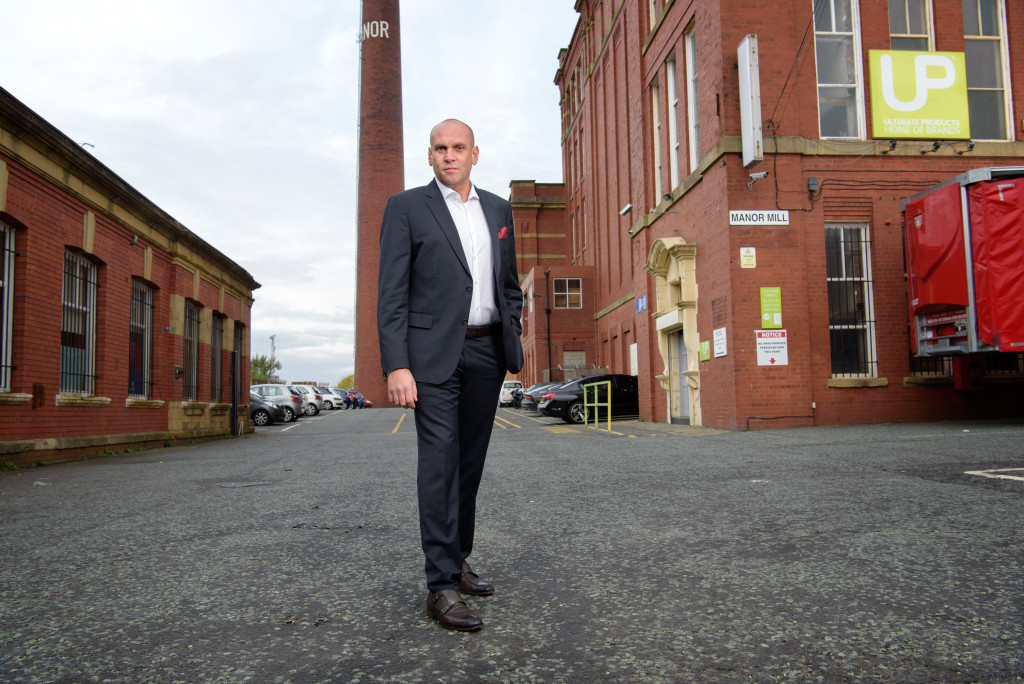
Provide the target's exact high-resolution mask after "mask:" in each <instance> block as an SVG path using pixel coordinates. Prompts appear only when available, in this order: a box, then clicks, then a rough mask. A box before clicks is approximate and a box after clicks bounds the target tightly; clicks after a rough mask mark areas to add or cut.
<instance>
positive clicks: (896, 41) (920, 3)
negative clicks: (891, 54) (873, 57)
mask: <svg viewBox="0 0 1024 684" xmlns="http://www.w3.org/2000/svg"><path fill="white" fill-rule="evenodd" d="M931 29H932V19H931V3H930V0H889V47H890V48H891V49H893V50H913V51H915V52H927V51H928V50H931V49H932V30H931Z"/></svg>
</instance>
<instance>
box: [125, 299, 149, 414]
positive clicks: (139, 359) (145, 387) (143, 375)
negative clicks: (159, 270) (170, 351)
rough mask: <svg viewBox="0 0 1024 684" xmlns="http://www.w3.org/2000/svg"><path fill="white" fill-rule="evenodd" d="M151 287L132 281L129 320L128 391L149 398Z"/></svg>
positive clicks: (130, 393)
mask: <svg viewBox="0 0 1024 684" xmlns="http://www.w3.org/2000/svg"><path fill="white" fill-rule="evenodd" d="M152 349H153V290H152V289H151V288H150V287H148V286H147V285H146V284H145V283H141V282H139V281H137V280H133V281H132V308H131V317H130V320H129V323H128V394H129V395H131V396H134V397H144V398H147V399H148V398H149V397H151V396H152V390H153V370H152V369H153V363H152V353H153V352H152Z"/></svg>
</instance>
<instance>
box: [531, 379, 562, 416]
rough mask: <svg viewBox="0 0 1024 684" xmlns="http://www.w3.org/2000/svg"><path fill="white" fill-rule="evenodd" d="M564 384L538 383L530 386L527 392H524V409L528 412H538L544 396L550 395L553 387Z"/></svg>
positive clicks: (559, 382)
mask: <svg viewBox="0 0 1024 684" xmlns="http://www.w3.org/2000/svg"><path fill="white" fill-rule="evenodd" d="M561 384H562V382H561V381H558V382H538V383H537V384H536V385H530V386H529V387H528V388H527V389H526V390H524V391H523V403H522V408H524V409H526V410H527V411H536V410H538V409H537V406H538V405H539V404H540V399H541V397H542V396H544V394H546V393H548V390H550V389H551V388H552V387H558V386H559V385H561Z"/></svg>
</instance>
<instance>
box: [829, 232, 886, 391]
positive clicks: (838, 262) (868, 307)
mask: <svg viewBox="0 0 1024 684" xmlns="http://www.w3.org/2000/svg"><path fill="white" fill-rule="evenodd" d="M830 230H838V231H840V233H839V235H840V240H839V241H838V245H839V252H838V254H833V253H831V252H830V251H829V246H830V240H829V239H828V233H829V231H830ZM853 230H857V231H860V234H861V238H860V239H859V240H856V241H854V240H848V239H847V237H846V234H847V231H853ZM854 253H856V259H857V260H858V261H859V264H858V265H859V266H860V272H859V273H856V272H854V273H851V272H850V269H849V268H848V266H849V265H851V264H852V263H853V262H851V261H850V260H849V259H848V258H847V255H849V254H854ZM825 259H826V267H825V279H826V281H827V289H828V297H827V300H828V309H829V314H828V316H829V325H828V327H829V340H830V343H829V346H830V358H831V369H832V377H833V378H876V377H878V349H877V345H876V342H875V297H874V287H873V278H872V275H871V232H870V226H869V225H868V224H867V223H826V224H825ZM837 286H838V287H837ZM845 286H852V287H845ZM850 293H852V294H853V296H854V301H853V302H850V301H849V300H848V299H847V297H849V295H850ZM858 298H859V299H862V300H863V301H862V302H860V305H861V307H862V308H861V310H860V314H859V316H857V315H856V314H857V311H858V307H857V304H858V302H857V299H858ZM840 299H842V302H841V304H842V305H843V306H844V308H842V309H841V311H843V312H848V313H847V315H846V316H839V315H838V312H839V311H840V309H839V308H838V307H835V304H837V302H838V300H840ZM851 313H852V314H854V316H850V314H851ZM851 318H852V319H853V320H850V319H851ZM858 318H859V320H857V319H858ZM858 330H859V331H861V332H860V340H859V341H860V352H859V354H858V357H859V358H858V362H857V363H858V365H859V366H860V368H859V369H857V370H854V371H849V370H841V369H837V364H839V360H837V359H835V358H832V354H831V349H833V348H834V347H835V345H836V339H837V336H843V337H844V338H848V337H849V335H848V333H849V332H850V331H858Z"/></svg>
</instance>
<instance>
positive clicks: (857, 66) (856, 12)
mask: <svg viewBox="0 0 1024 684" xmlns="http://www.w3.org/2000/svg"><path fill="white" fill-rule="evenodd" d="M837 2H840V3H841V2H848V3H849V5H850V30H849V31H836V30H834V29H835V26H836V3H837ZM821 3H827V4H828V7H829V14H830V21H831V28H832V29H833V30H830V31H819V30H818V26H817V9H818V5H819V4H821ZM811 11H812V12H813V16H812V21H813V22H814V23H815V26H814V69H815V81H816V83H817V92H816V96H817V98H818V137H819V138H823V139H832V140H864V139H865V135H866V133H865V130H866V129H865V126H866V125H867V124H866V121H865V119H866V117H865V116H864V64H863V57H862V54H861V42H860V6H859V2H858V0H811ZM830 36H833V37H835V36H843V37H850V38H851V41H852V46H853V78H854V83H822V82H821V77H820V76H819V75H818V74H819V73H820V72H821V68H820V65H819V64H818V41H819V39H821V40H828V39H829V37H830ZM851 87H852V88H853V89H854V103H853V105H854V110H855V113H856V117H857V122H856V126H855V127H854V128H855V129H856V130H855V132H854V134H853V135H825V134H824V133H823V132H822V130H821V91H822V89H823V88H851Z"/></svg>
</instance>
